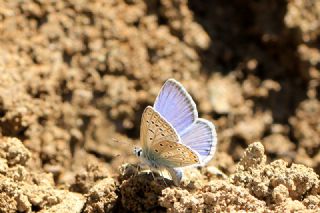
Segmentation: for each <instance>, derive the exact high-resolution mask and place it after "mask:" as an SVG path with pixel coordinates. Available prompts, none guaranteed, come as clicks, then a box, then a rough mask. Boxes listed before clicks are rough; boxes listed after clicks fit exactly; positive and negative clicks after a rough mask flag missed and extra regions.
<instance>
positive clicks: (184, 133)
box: [134, 79, 217, 184]
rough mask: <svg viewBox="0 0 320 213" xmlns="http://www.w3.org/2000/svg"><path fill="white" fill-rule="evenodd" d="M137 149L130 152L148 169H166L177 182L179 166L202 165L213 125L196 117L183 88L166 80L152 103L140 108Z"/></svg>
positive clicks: (212, 142)
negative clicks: (142, 110) (140, 116)
mask: <svg viewBox="0 0 320 213" xmlns="http://www.w3.org/2000/svg"><path fill="white" fill-rule="evenodd" d="M140 140H141V143H142V147H141V148H135V150H134V153H135V154H136V155H137V156H138V157H139V158H140V159H141V161H142V162H143V163H145V164H147V165H148V166H149V167H151V169H157V170H163V169H165V170H167V171H168V172H169V174H170V176H171V177H172V179H173V181H174V182H175V184H179V183H180V181H181V179H182V176H183V172H182V169H181V167H186V166H203V165H205V164H206V163H208V162H209V161H210V160H211V159H212V157H213V155H214V152H215V150H216V145H217V134H216V130H215V127H214V125H213V124H212V123H211V122H210V121H208V120H206V119H202V118H198V111H197V108H196V104H195V103H194V101H193V99H192V98H191V96H190V95H189V94H188V92H187V91H186V90H185V88H184V87H183V86H182V85H181V84H180V83H179V82H178V81H176V80H174V79H169V80H167V81H166V82H165V84H164V85H163V86H162V88H161V90H160V93H159V95H158V97H157V99H156V101H155V103H154V106H153V107H151V106H148V107H146V109H145V110H144V112H143V114H142V119H141V127H140Z"/></svg>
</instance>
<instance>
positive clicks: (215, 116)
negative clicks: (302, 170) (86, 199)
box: [0, 0, 320, 184]
mask: <svg viewBox="0 0 320 213" xmlns="http://www.w3.org/2000/svg"><path fill="white" fill-rule="evenodd" d="M319 14H320V1H317V0H304V1H301V0H288V1H284V0H261V1H253V0H232V1H224V0H214V1H199V0H189V1H187V0H150V1H143V0H119V1H116V0H114V1H112V0H110V1H104V0H94V1H89V0H77V1H76V0H69V1H67V0H65V1H42V0H34V1H2V2H1V3H0V134H1V135H2V136H13V137H18V138H19V139H20V140H22V142H23V143H24V145H25V146H26V147H27V148H28V149H29V150H30V151H31V152H32V153H33V157H32V160H31V161H30V162H29V164H30V165H32V166H31V167H32V169H34V170H37V169H39V170H44V171H47V172H51V173H53V174H54V177H55V181H56V183H57V184H59V183H66V182H68V180H69V177H70V176H72V175H73V174H74V173H77V171H78V170H79V168H83V167H84V166H85V165H86V164H87V163H88V162H91V163H92V162H100V163H103V164H104V165H105V166H106V167H107V169H108V170H109V171H112V172H113V173H117V171H118V167H119V166H120V165H121V164H122V163H124V162H131V163H133V162H136V159H135V156H133V155H132V148H133V146H134V145H137V144H139V129H140V118H141V114H142V111H143V110H144V108H145V107H146V106H147V105H152V104H153V102H154V100H155V97H156V95H157V94H158V92H159V90H160V88H161V86H162V84H163V82H164V81H165V80H167V79H168V78H175V79H176V80H178V81H180V82H181V83H182V84H183V85H184V86H185V87H186V89H187V90H188V91H189V93H190V94H191V95H192V97H193V98H194V100H195V102H196V103H197V107H198V111H199V115H200V116H201V117H204V118H206V119H209V120H211V121H212V122H213V123H214V124H215V125H216V128H217V133H218V150H217V152H216V155H215V157H214V160H212V161H211V162H210V165H215V166H217V167H218V168H219V169H221V170H222V171H223V172H225V173H227V174H230V173H232V172H234V170H235V163H236V162H237V161H239V159H240V157H241V156H242V155H243V151H244V149H245V148H246V147H247V146H248V145H249V144H251V143H253V142H255V141H261V142H262V143H263V144H264V146H265V149H266V153H267V154H268V157H269V158H268V160H274V159H279V158H282V159H285V160H287V161H288V162H296V163H302V164H304V165H307V166H309V167H312V168H314V169H315V171H316V172H317V173H319V172H320V153H319V148H320V124H319V118H320V102H319V96H320V94H319V93H320V89H319V80H320V51H319V47H320V46H319V44H320V16H319ZM114 138H115V139H116V140H117V141H119V142H116V141H115V140H113V139H114ZM106 162H107V163H106Z"/></svg>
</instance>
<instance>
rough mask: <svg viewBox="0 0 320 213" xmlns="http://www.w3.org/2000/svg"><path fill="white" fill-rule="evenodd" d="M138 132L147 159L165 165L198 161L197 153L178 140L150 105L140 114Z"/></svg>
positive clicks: (168, 124) (170, 165)
mask: <svg viewBox="0 0 320 213" xmlns="http://www.w3.org/2000/svg"><path fill="white" fill-rule="evenodd" d="M140 132H141V133H140V134H141V140H142V149H143V153H144V155H145V157H146V159H147V160H148V161H150V162H153V163H154V164H158V165H159V166H165V167H183V166H189V165H193V164H199V163H200V158H199V156H198V154H197V153H195V152H194V151H192V149H191V148H189V147H187V146H185V145H183V144H182V143H181V142H180V137H179V135H178V133H177V132H176V130H175V129H174V128H173V127H172V126H171V125H170V123H169V122H168V121H166V119H165V118H163V117H162V116H161V115H160V114H159V113H158V112H157V111H155V110H154V109H153V108H152V107H151V106H148V107H146V109H145V110H144V112H143V114H142V121H141V131H140Z"/></svg>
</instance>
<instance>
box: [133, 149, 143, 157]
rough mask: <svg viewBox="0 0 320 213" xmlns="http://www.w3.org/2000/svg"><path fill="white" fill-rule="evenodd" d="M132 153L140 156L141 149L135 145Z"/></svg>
mask: <svg viewBox="0 0 320 213" xmlns="http://www.w3.org/2000/svg"><path fill="white" fill-rule="evenodd" d="M133 153H134V154H135V155H136V156H137V157H139V158H140V157H142V149H141V148H139V147H135V148H134V150H133Z"/></svg>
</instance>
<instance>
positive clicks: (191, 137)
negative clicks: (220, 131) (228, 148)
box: [181, 118, 217, 164]
mask: <svg viewBox="0 0 320 213" xmlns="http://www.w3.org/2000/svg"><path fill="white" fill-rule="evenodd" d="M181 142H182V143H183V144H184V145H186V146H188V147H190V148H191V149H192V150H194V151H196V152H197V153H198V154H199V155H200V159H201V163H202V164H205V163H207V162H209V161H210V160H211V158H212V157H213V154H214V152H215V150H216V145H217V133H216V130H215V127H214V125H213V124H212V123H211V122H210V121H208V120H206V119H202V118H199V119H197V121H196V122H195V123H194V124H193V125H192V126H191V127H190V128H189V129H188V130H187V131H186V132H185V133H184V134H183V135H181Z"/></svg>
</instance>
